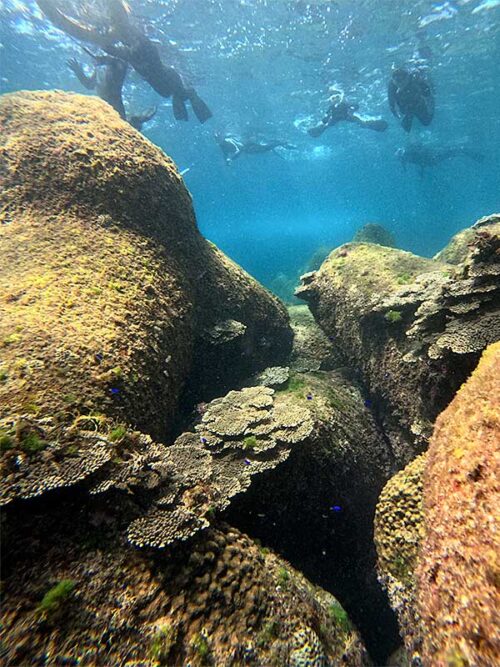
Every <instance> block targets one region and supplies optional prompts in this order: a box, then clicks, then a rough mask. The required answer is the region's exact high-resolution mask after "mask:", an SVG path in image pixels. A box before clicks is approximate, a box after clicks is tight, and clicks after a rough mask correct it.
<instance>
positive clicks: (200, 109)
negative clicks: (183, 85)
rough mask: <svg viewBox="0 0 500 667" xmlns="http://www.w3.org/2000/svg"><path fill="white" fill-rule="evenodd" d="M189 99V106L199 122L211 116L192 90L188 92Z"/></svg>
mask: <svg viewBox="0 0 500 667" xmlns="http://www.w3.org/2000/svg"><path fill="white" fill-rule="evenodd" d="M189 101H190V102H191V107H192V108H193V111H194V113H195V116H196V118H197V119H198V120H199V121H200V123H204V122H205V121H207V120H208V119H209V118H212V115H213V114H212V112H211V111H210V109H209V108H208V106H207V105H206V104H205V102H204V101H203V100H202V99H201V97H199V95H198V94H197V93H195V92H194V90H193V91H190V93H189Z"/></svg>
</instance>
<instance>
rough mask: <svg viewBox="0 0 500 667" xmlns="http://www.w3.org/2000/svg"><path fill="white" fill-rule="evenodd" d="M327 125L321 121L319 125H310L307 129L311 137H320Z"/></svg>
mask: <svg viewBox="0 0 500 667" xmlns="http://www.w3.org/2000/svg"><path fill="white" fill-rule="evenodd" d="M326 128H327V125H325V123H320V124H319V125H316V127H310V128H309V129H308V130H307V134H308V135H309V136H310V137H319V136H320V135H321V134H323V132H324V131H325V130H326Z"/></svg>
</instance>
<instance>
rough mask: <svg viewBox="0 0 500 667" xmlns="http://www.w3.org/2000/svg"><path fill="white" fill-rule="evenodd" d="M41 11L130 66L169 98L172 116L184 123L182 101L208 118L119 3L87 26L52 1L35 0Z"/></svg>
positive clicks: (194, 95) (114, 0) (112, 1)
mask: <svg viewBox="0 0 500 667" xmlns="http://www.w3.org/2000/svg"><path fill="white" fill-rule="evenodd" d="M37 3H38V5H39V6H40V8H41V10H42V11H43V12H44V14H46V16H47V17H48V18H49V19H50V20H51V21H52V23H53V24H54V25H55V26H57V27H58V28H60V29H61V30H63V31H64V32H66V33H67V34H68V35H71V36H72V37H75V38H76V39H80V40H83V41H86V42H89V43H91V44H95V45H96V46H98V47H99V48H101V49H102V50H103V51H104V52H105V53H107V54H108V55H110V56H113V57H115V58H118V59H120V60H123V61H125V62H127V63H128V64H129V65H131V66H132V67H133V68H134V69H135V70H136V72H138V74H140V75H141V76H142V77H143V78H144V79H145V80H146V81H147V82H148V83H149V85H150V86H151V87H152V88H153V89H154V90H155V91H156V92H157V93H158V94H159V95H161V96H162V97H172V105H173V111H174V116H175V118H176V119H177V120H187V119H188V113H187V109H186V104H185V103H186V101H187V100H189V101H190V102H191V106H192V108H193V111H194V113H195V115H196V117H197V118H198V120H199V121H200V123H204V122H205V121H206V120H208V119H209V118H210V117H211V116H212V112H211V111H210V109H209V108H208V107H207V105H206V104H205V102H203V100H202V99H201V98H200V97H199V96H198V95H197V93H196V92H195V90H194V89H193V88H187V87H186V86H185V84H184V82H183V80H182V77H181V76H180V74H179V73H178V72H177V71H176V70H175V69H174V68H173V67H167V66H166V65H164V64H163V62H162V61H161V58H160V54H159V52H158V48H157V47H156V45H155V44H153V42H152V41H151V40H150V39H149V38H148V37H147V35H146V34H145V33H144V32H143V31H142V29H140V28H139V27H137V26H136V25H135V24H134V23H133V22H132V21H131V20H130V16H129V13H128V11H127V7H126V5H125V4H124V2H123V0H108V10H109V17H106V18H105V19H103V21H102V24H101V25H99V26H97V27H96V26H91V25H85V24H83V23H80V22H79V21H77V20H75V19H72V18H70V17H68V16H66V15H65V14H64V13H63V12H62V11H61V10H60V9H59V8H58V7H57V2H56V0H37Z"/></svg>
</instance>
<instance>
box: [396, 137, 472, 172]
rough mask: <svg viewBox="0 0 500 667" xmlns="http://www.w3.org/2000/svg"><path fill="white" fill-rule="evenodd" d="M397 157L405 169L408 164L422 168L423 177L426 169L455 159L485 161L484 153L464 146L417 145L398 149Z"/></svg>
mask: <svg viewBox="0 0 500 667" xmlns="http://www.w3.org/2000/svg"><path fill="white" fill-rule="evenodd" d="M396 156H397V157H398V158H399V159H400V160H401V163H402V165H403V167H404V168H405V169H406V165H407V164H408V163H410V164H415V165H417V166H418V167H420V175H423V173H424V169H425V167H434V166H436V165H437V164H440V163H441V162H445V161H446V160H450V159H451V158H455V157H465V158H469V159H470V160H474V161H475V162H482V161H483V160H484V155H483V154H482V153H479V152H478V151H474V150H472V149H470V148H468V147H467V146H466V145H464V144H462V145H458V146H449V147H441V146H431V145H425V144H420V143H415V144H410V145H408V146H406V148H398V150H397V151H396Z"/></svg>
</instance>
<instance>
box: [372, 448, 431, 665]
mask: <svg viewBox="0 0 500 667" xmlns="http://www.w3.org/2000/svg"><path fill="white" fill-rule="evenodd" d="M425 463H426V455H425V454H421V455H420V456H418V457H417V458H416V459H415V460H414V461H412V462H411V463H409V464H408V465H407V466H406V468H404V470H401V471H400V472H398V473H397V474H396V475H394V477H392V478H391V479H390V480H389V481H388V482H387V484H386V485H385V487H384V489H383V491H382V493H381V494H380V498H379V500H378V503H377V509H376V513H375V534H374V539H375V546H376V548H377V557H378V558H377V569H378V573H379V578H380V581H381V582H382V584H383V586H384V588H385V589H386V590H387V593H388V596H389V600H390V603H391V606H392V608H393V609H394V611H395V612H396V614H397V616H398V622H399V627H400V630H401V636H402V638H403V639H404V642H405V646H406V648H407V650H408V653H409V655H411V656H412V659H413V660H414V664H415V665H418V664H420V656H421V644H422V636H421V622H420V618H419V616H418V611H417V608H416V582H415V568H416V565H417V555H418V550H419V547H420V543H421V540H422V537H423V531H424V517H423V492H422V487H423V474H424V468H425Z"/></svg>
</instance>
